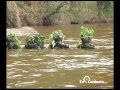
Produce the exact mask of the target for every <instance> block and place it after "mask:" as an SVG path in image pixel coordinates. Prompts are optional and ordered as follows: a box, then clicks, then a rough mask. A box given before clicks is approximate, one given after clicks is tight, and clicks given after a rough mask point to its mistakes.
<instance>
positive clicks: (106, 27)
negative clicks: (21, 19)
mask: <svg viewBox="0 0 120 90" xmlns="http://www.w3.org/2000/svg"><path fill="white" fill-rule="evenodd" d="M81 26H82V25H77V24H76V25H75V24H74V25H62V26H58V25H56V26H46V27H45V26H34V28H35V29H36V30H37V31H38V32H39V33H40V34H42V35H44V36H45V37H46V42H45V47H46V48H45V49H37V50H35V49H33V50H30V49H24V48H22V49H17V50H15V49H13V50H7V66H6V67H7V72H6V73H7V77H6V79H7V88H79V89H87V88H91V89H101V88H102V89H104V88H110V89H111V88H114V78H113V77H114V55H113V53H114V36H113V34H114V30H113V24H110V23H107V24H104V23H102V24H83V26H86V27H89V28H93V29H94V32H95V33H94V37H93V39H92V42H93V43H94V44H95V49H92V50H90V49H77V48H76V45H77V44H78V41H79V40H80V27H81ZM58 28H60V29H61V30H62V32H63V33H64V34H65V36H66V37H65V40H64V41H63V42H64V44H67V45H69V46H70V49H48V48H47V47H48V45H49V43H50V42H49V35H50V34H51V32H52V31H53V30H56V29H58ZM18 38H19V39H20V40H22V42H23V43H24V40H25V37H18ZM85 76H88V77H89V78H86V79H88V81H89V82H86V83H85V82H83V83H81V82H80V81H81V80H82V81H85V80H83V79H84V77H85ZM86 81H87V80H86ZM90 81H91V82H92V81H96V83H90ZM97 81H103V82H104V83H97Z"/></svg>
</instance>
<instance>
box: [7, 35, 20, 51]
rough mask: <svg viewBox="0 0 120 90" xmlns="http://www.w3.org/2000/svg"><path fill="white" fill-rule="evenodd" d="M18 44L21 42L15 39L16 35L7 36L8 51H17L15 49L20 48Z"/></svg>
mask: <svg viewBox="0 0 120 90" xmlns="http://www.w3.org/2000/svg"><path fill="white" fill-rule="evenodd" d="M20 44H21V42H20V40H19V39H18V38H17V37H16V35H15V34H9V35H8V36H7V47H8V48H9V49H12V48H13V49H17V48H19V47H20Z"/></svg>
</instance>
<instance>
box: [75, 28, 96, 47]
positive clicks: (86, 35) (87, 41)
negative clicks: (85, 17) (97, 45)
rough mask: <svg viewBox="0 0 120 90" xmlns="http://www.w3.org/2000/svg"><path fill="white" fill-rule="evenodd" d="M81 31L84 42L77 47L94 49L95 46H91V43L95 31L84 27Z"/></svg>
mask: <svg viewBox="0 0 120 90" xmlns="http://www.w3.org/2000/svg"><path fill="white" fill-rule="evenodd" d="M80 30H81V33H80V36H81V41H82V42H79V45H78V46H77V47H78V48H89V49H93V48H94V45H92V44H91V41H92V37H93V34H94V30H93V29H90V28H85V27H83V26H82V27H81V29H80Z"/></svg>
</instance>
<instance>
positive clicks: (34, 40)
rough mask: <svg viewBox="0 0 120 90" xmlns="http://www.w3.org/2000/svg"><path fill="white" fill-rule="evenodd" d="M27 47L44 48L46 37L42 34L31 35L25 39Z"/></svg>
mask: <svg viewBox="0 0 120 90" xmlns="http://www.w3.org/2000/svg"><path fill="white" fill-rule="evenodd" d="M25 42H26V44H25V48H27V49H33V48H35V49H37V48H39V47H40V48H41V49H42V48H44V42H45V37H44V36H42V35H40V34H34V35H29V36H28V37H27V38H26V39H25Z"/></svg>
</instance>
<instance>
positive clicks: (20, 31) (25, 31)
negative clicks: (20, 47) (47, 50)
mask: <svg viewBox="0 0 120 90" xmlns="http://www.w3.org/2000/svg"><path fill="white" fill-rule="evenodd" d="M6 32H7V35H8V34H10V33H12V34H15V35H16V36H25V35H30V34H33V33H34V34H38V32H37V31H36V30H35V29H34V28H32V27H21V28H11V29H7V31H6Z"/></svg>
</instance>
